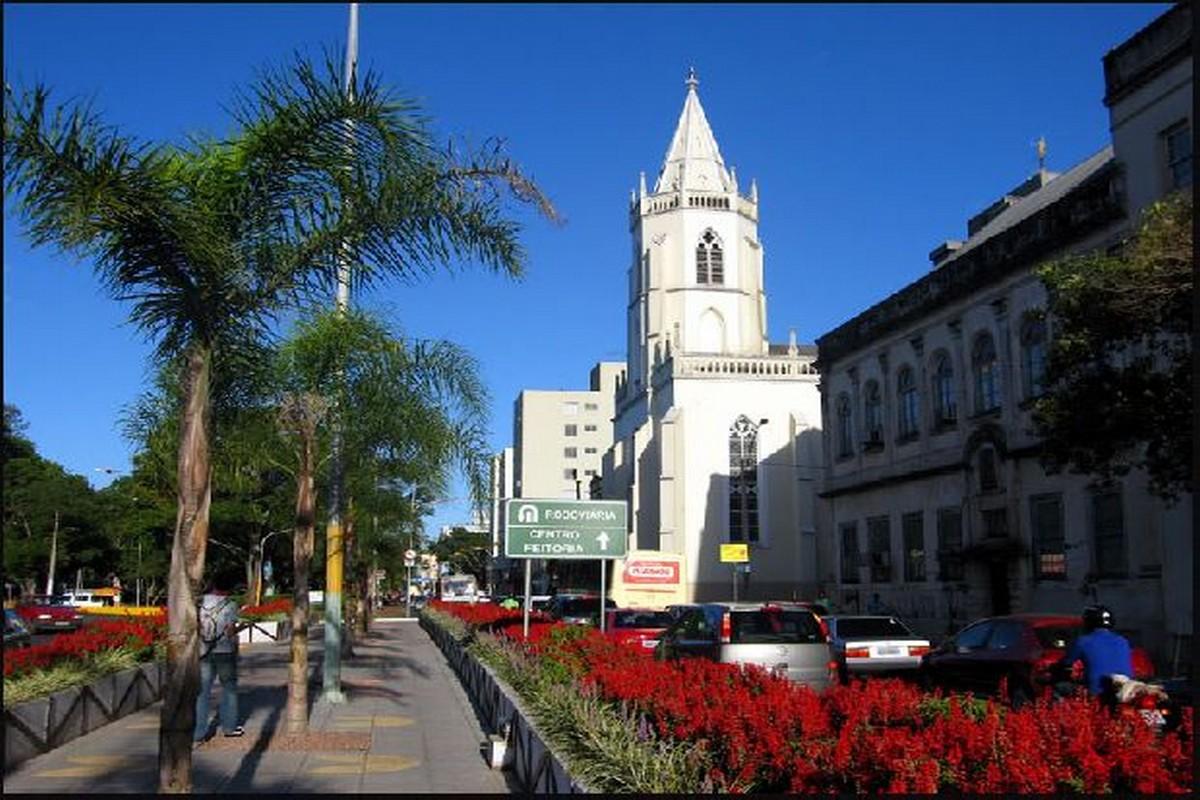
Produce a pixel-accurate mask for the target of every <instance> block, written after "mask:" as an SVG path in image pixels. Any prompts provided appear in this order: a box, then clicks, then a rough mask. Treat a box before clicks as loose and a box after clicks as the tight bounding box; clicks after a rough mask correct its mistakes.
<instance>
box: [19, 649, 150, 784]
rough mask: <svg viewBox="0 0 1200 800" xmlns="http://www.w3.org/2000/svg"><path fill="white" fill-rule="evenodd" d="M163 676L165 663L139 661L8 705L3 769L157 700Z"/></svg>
mask: <svg viewBox="0 0 1200 800" xmlns="http://www.w3.org/2000/svg"><path fill="white" fill-rule="evenodd" d="M162 679H163V665H162V664H161V663H159V662H153V663H149V664H139V665H138V666H136V667H132V668H130V669H127V670H122V671H121V672H117V673H114V674H112V675H106V676H104V677H103V678H100V679H99V680H97V681H96V682H95V683H92V684H89V685H87V686H79V687H75V688H71V689H63V690H62V691H60V692H55V693H54V694H52V695H50V696H49V697H43V698H40V699H38V700H30V701H29V702H27V703H20V704H18V705H15V706H11V707H9V708H6V709H4V771H5V772H8V771H9V770H10V769H12V768H13V767H14V766H16V765H17V764H20V763H21V762H23V761H27V760H29V759H30V758H33V757H34V756H37V755H41V754H42V753H46V752H49V751H51V750H53V749H54V748H56V747H61V746H62V745H64V744H66V743H67V742H69V741H71V740H72V739H75V738H78V737H79V736H82V735H83V734H85V733H90V732H91V731H94V730H96V729H97V728H100V727H103V726H104V725H107V724H108V723H110V722H113V721H114V720H117V719H120V718H121V717H124V716H126V715H128V714H132V713H133V712H134V711H137V710H138V709H142V708H145V707H146V706H148V705H150V704H152V703H155V702H157V701H158V700H160V699H161V698H162V684H163V680H162Z"/></svg>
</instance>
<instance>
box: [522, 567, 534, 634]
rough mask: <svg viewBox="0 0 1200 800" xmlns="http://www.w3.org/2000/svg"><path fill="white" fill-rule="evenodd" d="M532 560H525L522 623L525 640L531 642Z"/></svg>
mask: <svg viewBox="0 0 1200 800" xmlns="http://www.w3.org/2000/svg"><path fill="white" fill-rule="evenodd" d="M530 561H532V559H529V558H527V559H525V612H524V614H523V615H522V618H523V622H522V623H521V631H522V633H524V634H525V640H526V641H528V640H529V609H530V608H532V607H533V598H531V597H530V596H529V593H530V588H531V586H532V584H533V581H532V580H531V579H530V572H529V562H530Z"/></svg>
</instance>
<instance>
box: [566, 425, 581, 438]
mask: <svg viewBox="0 0 1200 800" xmlns="http://www.w3.org/2000/svg"><path fill="white" fill-rule="evenodd" d="M578 435H579V426H578V425H564V426H563V436H578Z"/></svg>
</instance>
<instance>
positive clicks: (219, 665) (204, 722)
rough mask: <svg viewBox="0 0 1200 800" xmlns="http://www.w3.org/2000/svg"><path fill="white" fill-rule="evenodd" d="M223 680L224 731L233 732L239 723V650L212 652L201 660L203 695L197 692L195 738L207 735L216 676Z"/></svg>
mask: <svg viewBox="0 0 1200 800" xmlns="http://www.w3.org/2000/svg"><path fill="white" fill-rule="evenodd" d="M214 677H218V678H220V679H221V712H220V713H221V730H222V731H224V732H225V733H233V731H234V730H235V729H236V728H237V726H238V701H237V653H209V654H208V657H207V658H202V659H200V694H198V695H196V731H195V733H194V734H193V735H192V738H193V739H194V740H196V741H197V742H198V741H201V740H202V739H204V737H206V736H207V735H208V701H209V695H210V694H212V685H213V678H214Z"/></svg>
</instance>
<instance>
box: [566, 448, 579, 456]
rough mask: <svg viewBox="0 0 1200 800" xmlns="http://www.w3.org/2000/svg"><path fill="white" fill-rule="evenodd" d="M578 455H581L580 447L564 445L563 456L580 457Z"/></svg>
mask: <svg viewBox="0 0 1200 800" xmlns="http://www.w3.org/2000/svg"><path fill="white" fill-rule="evenodd" d="M578 457H579V448H578V447H564V448H563V458H578Z"/></svg>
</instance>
